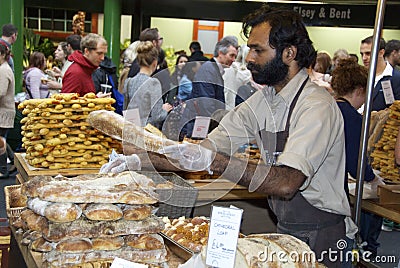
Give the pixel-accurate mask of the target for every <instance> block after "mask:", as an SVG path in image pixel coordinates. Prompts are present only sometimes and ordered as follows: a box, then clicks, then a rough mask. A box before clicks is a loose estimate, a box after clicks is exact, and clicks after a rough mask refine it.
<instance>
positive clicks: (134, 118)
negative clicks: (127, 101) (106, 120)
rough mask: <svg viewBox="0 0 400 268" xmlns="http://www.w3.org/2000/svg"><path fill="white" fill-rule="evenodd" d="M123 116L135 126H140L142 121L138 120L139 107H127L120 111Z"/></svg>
mask: <svg viewBox="0 0 400 268" xmlns="http://www.w3.org/2000/svg"><path fill="white" fill-rule="evenodd" d="M122 114H123V116H124V117H125V120H126V121H129V122H131V123H133V124H135V125H137V126H142V122H141V121H140V114H139V109H137V108H135V109H129V110H125V111H122Z"/></svg>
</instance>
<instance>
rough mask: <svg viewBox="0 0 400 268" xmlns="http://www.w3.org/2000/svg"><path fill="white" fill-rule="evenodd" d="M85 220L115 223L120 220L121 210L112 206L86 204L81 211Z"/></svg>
mask: <svg viewBox="0 0 400 268" xmlns="http://www.w3.org/2000/svg"><path fill="white" fill-rule="evenodd" d="M83 214H84V215H85V217H86V218H88V219H89V220H93V221H115V220H119V219H121V218H122V215H123V213H122V210H121V209H120V208H119V207H118V206H117V205H114V204H98V203H95V204H88V205H87V206H86V208H85V209H84V210H83Z"/></svg>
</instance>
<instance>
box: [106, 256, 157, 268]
mask: <svg viewBox="0 0 400 268" xmlns="http://www.w3.org/2000/svg"><path fill="white" fill-rule="evenodd" d="M148 267H149V266H148V265H146V264H141V263H135V262H131V261H127V260H124V259H121V258H118V257H116V258H115V259H114V260H113V262H112V263H111V266H110V268H148Z"/></svg>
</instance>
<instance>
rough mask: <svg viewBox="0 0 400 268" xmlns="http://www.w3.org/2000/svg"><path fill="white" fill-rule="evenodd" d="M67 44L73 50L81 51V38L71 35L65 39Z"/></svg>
mask: <svg viewBox="0 0 400 268" xmlns="http://www.w3.org/2000/svg"><path fill="white" fill-rule="evenodd" d="M66 41H67V44H68V45H70V46H71V47H72V49H73V50H81V41H82V36H80V35H78V34H71V35H69V36H67V38H66Z"/></svg>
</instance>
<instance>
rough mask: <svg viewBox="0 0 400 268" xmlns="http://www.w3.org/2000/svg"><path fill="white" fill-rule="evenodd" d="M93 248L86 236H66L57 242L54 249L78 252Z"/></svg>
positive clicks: (63, 251) (64, 251)
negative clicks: (66, 237)
mask: <svg viewBox="0 0 400 268" xmlns="http://www.w3.org/2000/svg"><path fill="white" fill-rule="evenodd" d="M91 250H93V246H92V241H90V239H88V238H76V237H74V238H68V239H64V240H62V241H60V242H58V243H57V246H56V251H58V252H62V253H80V252H88V251H91Z"/></svg>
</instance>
